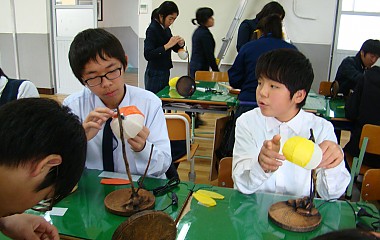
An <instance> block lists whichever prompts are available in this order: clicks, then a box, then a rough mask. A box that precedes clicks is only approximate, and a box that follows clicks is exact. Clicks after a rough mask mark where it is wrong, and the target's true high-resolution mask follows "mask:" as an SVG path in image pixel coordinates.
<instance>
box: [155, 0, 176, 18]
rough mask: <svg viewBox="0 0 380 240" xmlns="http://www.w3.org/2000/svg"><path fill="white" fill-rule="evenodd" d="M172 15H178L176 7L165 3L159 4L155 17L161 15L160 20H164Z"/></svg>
mask: <svg viewBox="0 0 380 240" xmlns="http://www.w3.org/2000/svg"><path fill="white" fill-rule="evenodd" d="M173 13H177V15H179V10H178V6H177V5H176V4H175V3H174V2H172V1H165V2H163V3H161V5H160V6H159V7H158V8H157V13H156V15H155V17H157V18H158V17H159V16H160V15H162V19H163V20H165V18H166V17H167V16H169V15H170V14H173ZM152 16H153V15H152ZM157 20H159V19H157Z"/></svg>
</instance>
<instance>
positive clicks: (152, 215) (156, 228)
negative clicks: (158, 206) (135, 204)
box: [112, 210, 177, 240]
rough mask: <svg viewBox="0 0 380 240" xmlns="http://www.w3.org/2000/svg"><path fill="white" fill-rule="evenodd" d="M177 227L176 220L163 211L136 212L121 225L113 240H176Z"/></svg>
mask: <svg viewBox="0 0 380 240" xmlns="http://www.w3.org/2000/svg"><path fill="white" fill-rule="evenodd" d="M176 236H177V228H176V225H175V223H174V220H173V219H172V218H171V217H170V216H169V215H168V214H166V213H164V212H161V211H154V210H147V211H143V212H140V213H136V214H134V215H133V216H131V217H130V218H128V220H126V221H125V222H123V223H122V224H120V225H119V227H118V228H117V229H116V230H115V232H114V234H113V236H112V240H127V239H128V240H130V239H139V240H151V239H165V240H175V239H176Z"/></svg>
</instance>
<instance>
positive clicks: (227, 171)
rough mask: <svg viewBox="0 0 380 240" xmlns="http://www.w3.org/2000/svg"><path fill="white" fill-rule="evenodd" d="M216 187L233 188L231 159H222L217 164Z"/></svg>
mask: <svg viewBox="0 0 380 240" xmlns="http://www.w3.org/2000/svg"><path fill="white" fill-rule="evenodd" d="M218 186H219V187H228V188H233V187H234V181H233V180H232V157H224V158H222V160H220V162H219V171H218Z"/></svg>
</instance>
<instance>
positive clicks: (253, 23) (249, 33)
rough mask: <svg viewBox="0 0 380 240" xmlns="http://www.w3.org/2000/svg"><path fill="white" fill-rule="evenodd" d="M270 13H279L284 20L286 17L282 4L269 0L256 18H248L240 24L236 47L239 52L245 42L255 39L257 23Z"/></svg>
mask: <svg viewBox="0 0 380 240" xmlns="http://www.w3.org/2000/svg"><path fill="white" fill-rule="evenodd" d="M270 14H277V15H278V16H280V18H281V20H283V19H284V17H285V11H284V8H283V7H282V6H281V4H279V3H278V2H269V3H267V4H266V5H265V6H264V7H263V9H262V10H261V11H260V12H259V13H258V14H257V15H256V18H254V19H246V20H244V21H243V22H242V23H241V24H240V26H239V30H238V37H237V42H236V49H237V51H238V52H239V51H240V48H241V47H242V46H243V45H244V44H246V43H247V42H249V41H251V40H254V37H253V36H254V32H255V30H256V29H257V24H258V23H259V21H260V20H261V19H262V18H264V17H266V16H268V15H270Z"/></svg>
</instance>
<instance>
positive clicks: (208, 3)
mask: <svg viewBox="0 0 380 240" xmlns="http://www.w3.org/2000/svg"><path fill="white" fill-rule="evenodd" d="M162 2H163V1H162V0H153V2H152V4H153V9H155V8H157V7H158V6H159V5H160V4H161V3H162ZM268 2H270V1H269V0H248V3H247V6H246V8H245V11H244V13H243V16H242V18H241V20H240V21H243V20H244V19H252V18H255V16H256V14H257V13H258V12H259V11H260V10H261V9H262V8H263V6H264V5H265V4H267V3H268ZM175 3H176V4H177V6H178V9H179V16H178V17H177V19H176V20H175V22H174V23H173V24H172V26H171V27H170V28H171V31H172V34H173V35H179V36H181V37H183V38H184V39H185V41H186V46H187V48H188V50H189V52H190V53H191V48H192V46H191V37H192V35H193V32H194V30H195V29H196V28H197V26H196V25H193V24H192V23H191V19H193V18H195V12H196V10H197V9H198V8H200V7H210V8H212V10H213V11H214V19H215V25H214V27H212V28H210V31H211V33H212V34H213V36H214V39H215V43H216V46H215V56H217V55H218V53H219V51H220V48H221V45H222V38H224V37H225V36H226V34H227V32H228V29H229V27H230V25H231V23H232V21H233V18H234V16H235V14H236V11H237V9H238V7H239V5H240V0H191V1H189V0H177V1H175ZM239 25H240V23H239ZM236 38H237V29H236V32H235V35H234V37H233V40H232V42H231V45H230V47H229V48H228V51H227V53H226V56H225V57H224V60H223V63H226V64H232V63H233V62H234V60H235V57H236V55H237V51H236ZM173 60H174V61H183V60H180V58H179V57H178V55H177V54H173Z"/></svg>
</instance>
